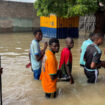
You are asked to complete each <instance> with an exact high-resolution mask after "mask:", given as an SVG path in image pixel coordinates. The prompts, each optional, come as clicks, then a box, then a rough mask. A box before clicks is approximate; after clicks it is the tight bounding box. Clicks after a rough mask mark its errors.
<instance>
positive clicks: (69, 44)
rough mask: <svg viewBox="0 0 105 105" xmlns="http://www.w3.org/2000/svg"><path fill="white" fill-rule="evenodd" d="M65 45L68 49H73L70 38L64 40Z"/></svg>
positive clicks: (72, 42)
mask: <svg viewBox="0 0 105 105" xmlns="http://www.w3.org/2000/svg"><path fill="white" fill-rule="evenodd" d="M66 45H67V47H68V48H69V49H71V48H73V47H74V41H73V39H72V38H70V37H68V38H66Z"/></svg>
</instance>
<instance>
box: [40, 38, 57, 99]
mask: <svg viewBox="0 0 105 105" xmlns="http://www.w3.org/2000/svg"><path fill="white" fill-rule="evenodd" d="M58 51H59V40H58V39H56V38H52V39H50V41H49V50H47V51H46V52H45V55H44V58H43V62H42V71H41V76H40V79H41V83H42V87H43V90H44V92H45V96H46V97H47V98H55V97H56V91H57V87H56V82H57V65H58V63H57V60H56V57H55V53H58Z"/></svg>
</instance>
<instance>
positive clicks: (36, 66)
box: [29, 29, 47, 80]
mask: <svg viewBox="0 0 105 105" xmlns="http://www.w3.org/2000/svg"><path fill="white" fill-rule="evenodd" d="M33 35H34V37H35V38H34V40H32V43H31V46H30V54H29V57H30V61H31V67H32V71H33V73H34V79H35V80H39V77H40V73H41V60H42V57H43V56H44V53H45V50H46V48H47V43H45V44H44V49H43V50H42V51H41V50H40V45H39V42H40V41H41V40H42V37H43V36H42V32H41V30H40V29H39V30H36V31H35V32H34V33H33Z"/></svg>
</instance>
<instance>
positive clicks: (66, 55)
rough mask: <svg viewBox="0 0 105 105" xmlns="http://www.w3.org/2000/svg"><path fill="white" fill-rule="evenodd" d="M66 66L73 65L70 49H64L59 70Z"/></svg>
mask: <svg viewBox="0 0 105 105" xmlns="http://www.w3.org/2000/svg"><path fill="white" fill-rule="evenodd" d="M64 64H72V53H71V51H70V50H69V49H68V48H63V50H62V52H61V58H60V64H59V69H61V67H62V65H64Z"/></svg>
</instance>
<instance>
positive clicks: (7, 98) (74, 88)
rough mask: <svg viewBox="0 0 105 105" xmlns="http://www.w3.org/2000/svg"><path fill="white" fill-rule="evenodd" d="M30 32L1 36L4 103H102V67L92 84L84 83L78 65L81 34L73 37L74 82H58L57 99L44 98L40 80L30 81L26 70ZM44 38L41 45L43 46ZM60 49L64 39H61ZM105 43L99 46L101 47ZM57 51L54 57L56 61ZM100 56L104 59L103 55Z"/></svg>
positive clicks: (104, 80) (104, 84) (104, 75)
mask: <svg viewBox="0 0 105 105" xmlns="http://www.w3.org/2000/svg"><path fill="white" fill-rule="evenodd" d="M32 39H33V35H32V33H15V34H1V35H0V55H2V67H3V68H4V72H3V75H2V83H3V105H59V104H60V105H99V104H100V105H104V104H105V103H104V97H105V93H104V91H105V70H104V69H101V70H100V76H99V82H98V83H97V84H94V85H89V84H87V83H86V77H85V76H84V72H83V68H81V67H80V66H79V57H80V47H81V44H82V42H83V41H84V40H85V39H87V36H85V37H84V36H83V35H81V36H80V38H79V39H75V40H74V42H75V46H74V48H73V49H72V54H73V76H74V79H75V84H74V85H71V84H69V83H68V82H59V83H58V86H57V87H58V88H61V89H62V94H61V95H59V96H58V97H57V98H56V99H51V100H48V99H46V98H45V97H44V93H43V91H42V87H41V83H40V81H35V80H33V74H32V72H31V69H26V68H25V65H26V64H27V63H28V62H29V59H28V52H29V46H30V43H31V40H32ZM46 40H47V39H43V41H42V42H41V47H42V48H43V42H44V41H46ZM60 44H61V48H60V50H61V49H62V48H63V47H64V46H65V41H64V40H60ZM104 45H105V43H104V44H103V45H102V46H101V49H102V51H103V50H104ZM59 55H60V53H58V54H57V55H56V56H57V59H58V61H59V59H60V58H59V57H60V56H59ZM102 59H105V55H104V54H103V56H102Z"/></svg>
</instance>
